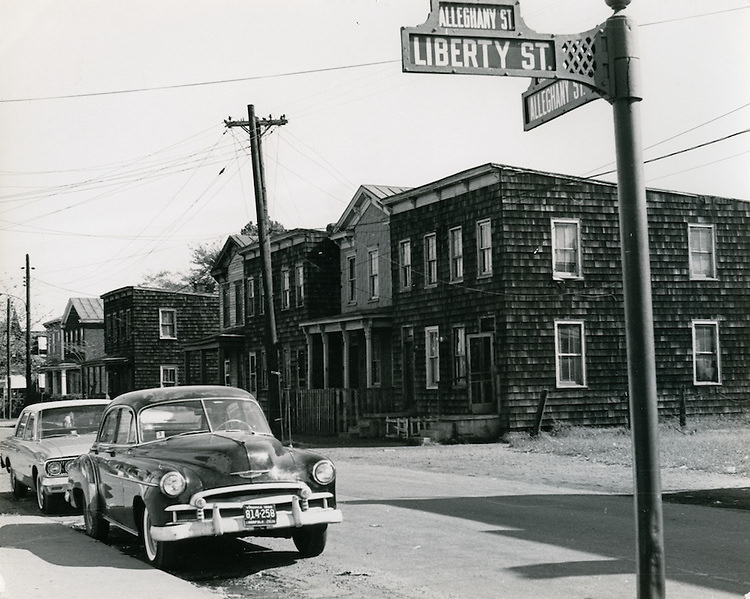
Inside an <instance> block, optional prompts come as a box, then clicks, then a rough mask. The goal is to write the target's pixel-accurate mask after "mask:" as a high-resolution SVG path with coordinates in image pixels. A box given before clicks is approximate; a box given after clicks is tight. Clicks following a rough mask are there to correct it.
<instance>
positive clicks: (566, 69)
mask: <svg viewBox="0 0 750 599" xmlns="http://www.w3.org/2000/svg"><path fill="white" fill-rule="evenodd" d="M605 2H606V3H607V5H608V6H610V7H611V8H612V9H613V10H615V14H614V15H612V16H611V17H610V18H609V19H607V21H606V22H605V23H604V24H603V25H600V26H597V27H595V28H594V29H591V30H590V31H587V32H584V33H581V34H577V35H551V34H539V33H536V32H534V31H532V30H531V29H529V28H528V27H527V26H526V25H525V24H524V22H523V19H522V18H521V14H520V0H515V1H514V2H505V3H499V2H498V1H497V0H495V1H493V0H463V1H462V2H447V1H445V2H444V1H443V0H431V7H432V10H431V12H430V14H429V15H428V17H427V21H426V22H425V23H424V24H423V25H420V26H417V27H402V28H401V45H402V63H403V70H404V71H405V72H412V73H457V74H473V75H501V76H508V77H532V78H537V79H539V80H541V81H536V82H533V83H532V85H531V87H530V88H529V89H528V90H527V91H526V92H524V94H523V95H522V102H523V109H524V110H523V113H524V129H525V130H529V129H532V128H533V127H536V126H538V125H541V124H543V123H545V122H547V121H549V120H551V119H553V118H555V117H557V116H560V115H562V114H564V113H566V112H569V111H570V110H573V109H575V108H577V107H578V106H582V105H583V104H586V103H587V102H590V101H591V100H594V99H596V98H598V97H601V98H604V99H606V100H607V101H608V102H610V103H611V104H612V107H613V114H614V127H615V146H616V152H617V180H618V186H617V194H618V202H619V220H620V238H621V244H622V252H621V253H622V269H623V289H624V297H625V329H626V337H627V355H628V390H629V396H630V413H631V427H632V439H633V478H634V487H635V492H634V498H635V500H634V503H635V514H636V532H637V546H638V549H637V553H638V555H637V558H638V572H637V574H638V585H637V587H638V598H639V599H663V597H664V592H665V588H664V587H665V584H664V582H665V566H664V538H663V522H662V509H661V478H660V473H659V455H658V428H657V415H658V407H657V393H656V358H655V350H654V331H653V328H654V325H653V313H652V305H651V268H650V259H649V247H648V220H647V215H646V187H645V183H644V178H643V157H642V151H641V138H640V120H639V111H638V103H639V102H640V100H641V95H640V80H639V64H640V62H639V58H638V56H637V53H636V52H635V40H634V34H633V32H634V30H635V27H634V25H633V23H632V22H631V20H630V19H629V18H628V17H627V16H626V15H624V14H622V13H621V11H623V10H624V9H625V8H626V7H627V6H628V5H629V4H630V0H605Z"/></svg>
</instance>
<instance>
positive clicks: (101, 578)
mask: <svg viewBox="0 0 750 599" xmlns="http://www.w3.org/2000/svg"><path fill="white" fill-rule="evenodd" d="M27 597H50V598H53V597H54V598H55V599H132V598H133V597H148V598H149V599H173V598H174V597H179V598H180V599H217V595H216V594H214V593H212V592H210V591H208V590H206V589H201V588H199V587H196V586H194V585H193V584H191V583H189V582H187V581H185V580H182V579H180V578H177V577H175V576H172V575H171V574H168V573H167V572H163V571H161V570H157V569H155V568H152V567H150V566H149V565H147V564H145V563H144V562H141V561H139V560H137V559H135V558H133V557H129V556H127V555H124V554H122V553H121V552H120V551H119V550H117V549H115V548H113V547H109V546H107V545H106V544H104V543H99V542H98V541H95V540H94V539H92V538H90V537H87V536H86V535H85V534H84V533H82V532H80V531H76V530H74V529H72V528H70V526H65V525H64V522H53V521H50V519H49V518H42V517H40V516H16V515H7V514H4V515H0V599H25V598H27Z"/></svg>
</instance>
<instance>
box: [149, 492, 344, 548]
mask: <svg viewBox="0 0 750 599" xmlns="http://www.w3.org/2000/svg"><path fill="white" fill-rule="evenodd" d="M180 507H181V506H172V508H173V509H172V510H170V508H167V509H168V511H178V510H180ZM226 507H228V506H226ZM232 507H236V506H232ZM192 509H195V508H192ZM205 509H211V510H212V516H211V518H209V519H206V520H194V521H192V520H191V521H189V522H174V523H169V524H167V525H166V526H152V527H151V536H152V538H153V539H154V540H156V541H181V540H183V539H192V538H196V537H212V536H221V535H224V534H238V533H239V534H241V533H246V534H247V535H252V534H253V533H254V532H256V531H268V530H283V529H295V528H300V527H302V526H310V525H313V524H336V523H339V522H342V521H343V515H342V513H341V510H339V509H336V508H319V507H311V508H308V509H307V510H303V509H302V507H301V505H300V500H299V498H298V497H292V509H291V510H280V511H279V510H277V512H276V523H275V524H270V525H263V526H246V525H245V519H244V517H243V516H228V517H225V516H222V514H221V505H220V504H218V503H215V504H207V505H206V506H205Z"/></svg>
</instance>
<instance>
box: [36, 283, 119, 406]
mask: <svg viewBox="0 0 750 599" xmlns="http://www.w3.org/2000/svg"><path fill="white" fill-rule="evenodd" d="M44 328H45V330H46V336H47V344H46V345H47V355H46V360H45V363H44V365H43V366H42V368H41V372H42V373H43V374H44V383H45V387H44V389H42V392H43V393H44V396H45V397H46V398H51V399H60V398H62V397H89V395H88V392H89V391H90V389H89V385H88V378H87V376H88V372H87V369H86V367H85V366H84V365H85V363H86V362H87V361H88V360H92V359H95V358H98V357H99V356H102V355H103V354H104V311H103V305H102V300H101V299H99V298H98V297H97V298H94V297H74V298H70V299H69V300H68V303H67V304H66V306H65V311H64V312H63V315H62V317H60V318H55V319H53V320H50V321H48V322H45V323H44Z"/></svg>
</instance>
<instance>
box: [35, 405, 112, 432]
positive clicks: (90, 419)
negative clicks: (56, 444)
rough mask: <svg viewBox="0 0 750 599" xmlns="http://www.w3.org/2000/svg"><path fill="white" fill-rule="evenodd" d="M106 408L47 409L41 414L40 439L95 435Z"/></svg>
mask: <svg viewBox="0 0 750 599" xmlns="http://www.w3.org/2000/svg"><path fill="white" fill-rule="evenodd" d="M105 407H106V406H105V405H104V404H102V405H89V406H68V407H64V408H46V409H44V410H42V411H41V412H40V414H39V438H40V439H48V438H49V437H60V436H67V435H85V434H89V433H95V432H96V431H97V429H98V428H99V420H101V417H102V412H103V411H104V408H105Z"/></svg>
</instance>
